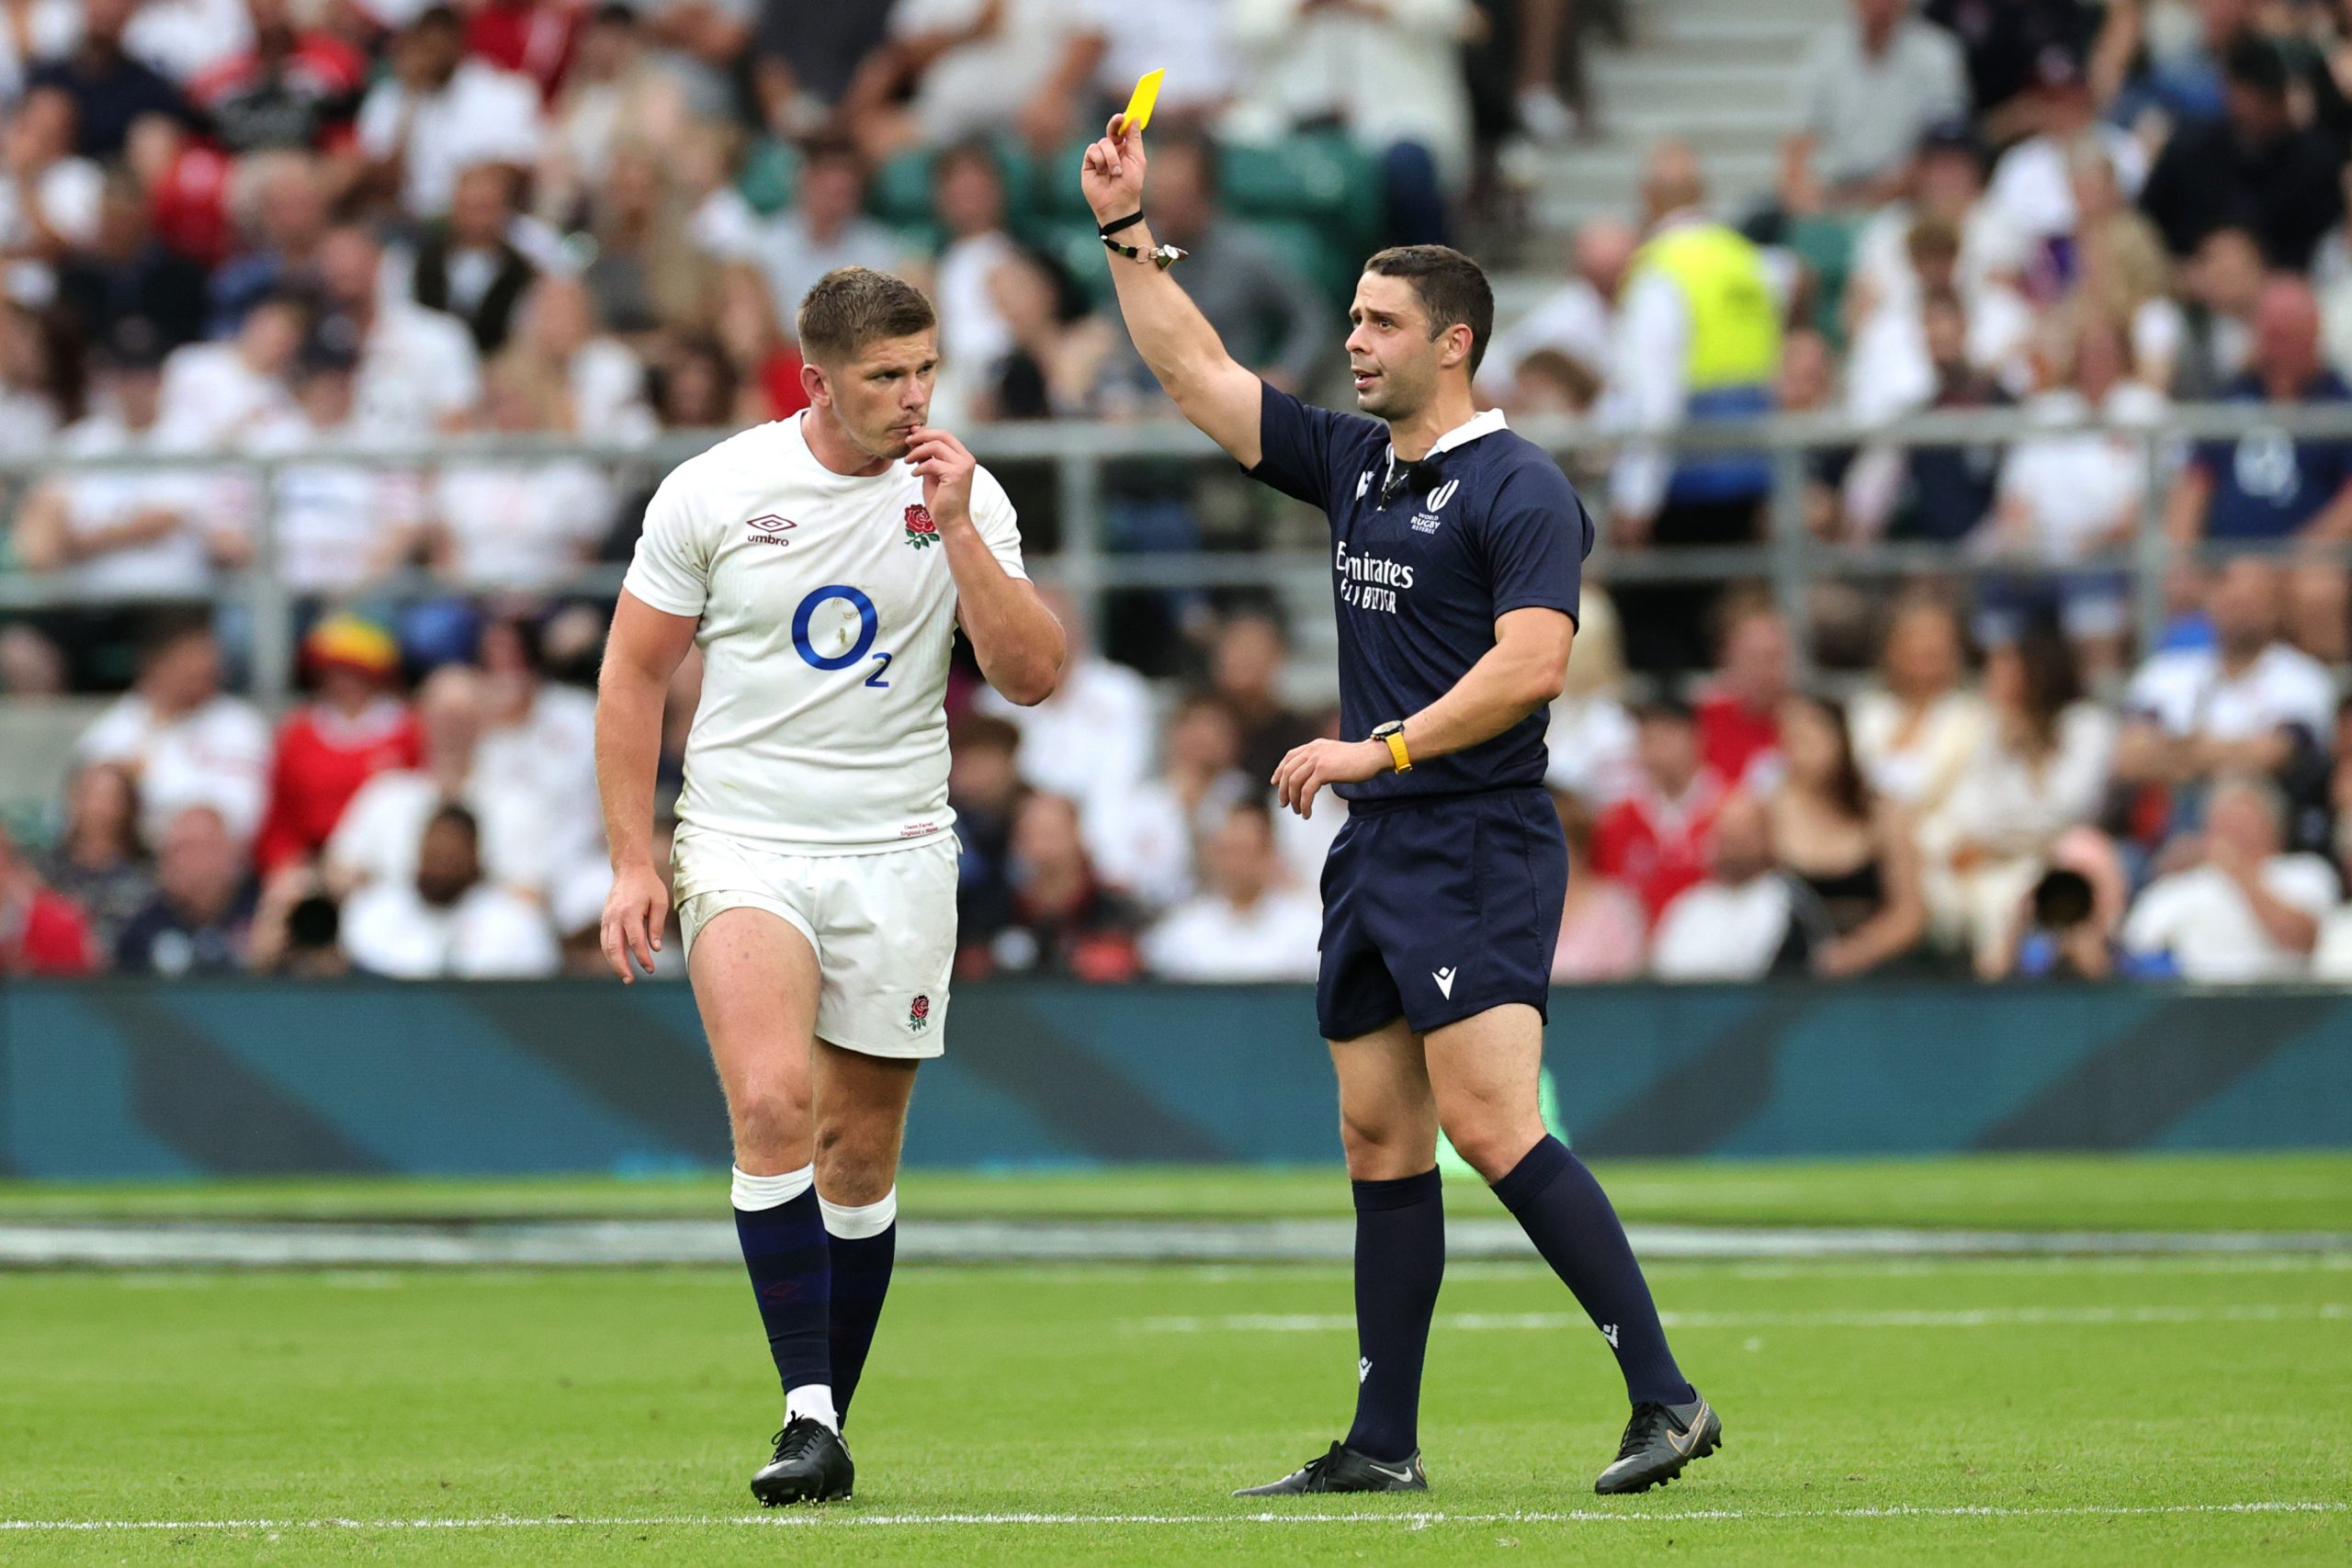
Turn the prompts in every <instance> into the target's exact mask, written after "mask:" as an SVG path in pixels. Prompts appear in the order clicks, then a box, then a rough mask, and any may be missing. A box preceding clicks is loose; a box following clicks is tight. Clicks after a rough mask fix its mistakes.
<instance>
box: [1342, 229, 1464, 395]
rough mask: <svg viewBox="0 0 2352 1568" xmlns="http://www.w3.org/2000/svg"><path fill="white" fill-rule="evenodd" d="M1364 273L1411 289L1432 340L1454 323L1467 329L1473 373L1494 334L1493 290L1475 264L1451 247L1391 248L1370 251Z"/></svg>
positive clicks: (1408, 246)
mask: <svg viewBox="0 0 2352 1568" xmlns="http://www.w3.org/2000/svg"><path fill="white" fill-rule="evenodd" d="M1363 269H1364V271H1366V272H1371V273H1377V274H1379V275H1380V276H1383V277H1401V278H1403V279H1405V280H1406V281H1407V282H1408V283H1410V284H1411V285H1412V286H1413V292H1414V293H1415V294H1416V295H1418V296H1419V298H1420V301H1421V309H1422V310H1427V311H1428V312H1429V316H1430V337H1431V338H1432V339H1435V338H1438V337H1442V336H1443V335H1444V333H1445V331H1446V329H1447V328H1448V327H1451V326H1453V325H1455V324H1457V323H1459V324H1461V325H1463V326H1466V327H1468V328H1469V329H1470V369H1471V372H1472V374H1474V375H1475V374H1476V372H1477V369H1478V362H1479V361H1480V360H1482V359H1484V358H1486V357H1487V339H1488V338H1490V337H1492V336H1494V334H1495V291H1494V289H1493V288H1490V287H1489V286H1488V285H1487V275H1486V273H1485V272H1484V271H1482V270H1481V269H1480V268H1479V265H1478V264H1477V263H1476V262H1474V261H1472V260H1471V259H1470V258H1469V257H1468V256H1465V255H1464V254H1462V253H1461V252H1460V251H1457V250H1455V249H1454V248H1453V246H1451V245H1391V246H1389V247H1388V248H1387V249H1386V250H1385V251H1375V252H1374V253H1373V257H1372V259H1371V260H1370V261H1368V262H1366V263H1364V264H1363Z"/></svg>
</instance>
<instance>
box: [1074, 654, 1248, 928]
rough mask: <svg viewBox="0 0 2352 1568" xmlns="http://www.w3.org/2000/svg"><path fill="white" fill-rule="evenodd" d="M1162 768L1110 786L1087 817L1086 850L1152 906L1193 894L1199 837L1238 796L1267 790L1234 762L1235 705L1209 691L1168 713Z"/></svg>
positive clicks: (1110, 876)
mask: <svg viewBox="0 0 2352 1568" xmlns="http://www.w3.org/2000/svg"><path fill="white" fill-rule="evenodd" d="M1162 750H1163V751H1164V752H1165V756H1164V758H1163V760H1162V761H1161V762H1160V768H1159V776H1158V777H1157V778H1151V779H1146V780H1143V781H1141V782H1140V783H1138V784H1135V785H1133V786H1132V787H1130V788H1127V789H1123V790H1114V791H1107V792H1105V793H1103V795H1101V796H1100V798H1099V799H1098V800H1097V801H1096V803H1095V807H1094V809H1093V811H1092V812H1091V813H1090V814H1089V815H1087V816H1086V818H1085V819H1084V824H1083V826H1084V829H1085V835H1086V849H1087V852H1088V853H1089V854H1091V855H1092V856H1093V857H1094V867H1095V870H1096V871H1098V872H1099V873H1101V874H1102V877H1103V881H1105V882H1108V883H1109V884H1111V885H1112V886H1114V887H1117V888H1119V889H1120V890H1121V891H1123V892H1125V893H1126V894H1127V895H1128V896H1129V897H1132V898H1134V899H1135V900H1136V902H1137V903H1138V904H1141V905H1143V906H1144V907H1145V908H1150V909H1162V908H1168V907H1169V906H1170V905H1171V904H1174V903H1177V902H1179V901H1180V900H1182V899H1184V898H1188V897H1191V896H1192V894H1193V886H1194V883H1195V880H1196V878H1195V875H1194V870H1193V867H1194V860H1195V854H1194V850H1195V845H1196V843H1197V841H1198V840H1200V839H1202V838H1203V837H1204V836H1205V835H1206V834H1207V833H1208V832H1210V831H1211V830H1213V829H1214V828H1215V827H1216V824H1217V823H1218V822H1220V821H1222V820H1223V818H1224V815H1225V812H1226V809H1227V807H1230V806H1231V805H1232V804H1233V803H1234V802H1235V801H1237V800H1241V799H1245V798H1249V797H1251V796H1263V795H1265V793H1266V785H1265V781H1264V780H1262V779H1261V780H1255V781H1253V780H1251V779H1250V777H1249V776H1248V775H1247V774H1245V773H1242V772H1241V771H1240V770H1239V769H1238V768H1237V767H1235V766H1234V764H1235V762H1236V761H1238V759H1239V757H1240V754H1241V731H1240V728H1239V727H1238V725H1236V724H1235V723H1234V720H1233V711H1232V710H1231V709H1230V708H1228V707H1227V706H1226V705H1224V704H1223V703H1222V702H1220V701H1218V700H1217V699H1216V697H1214V696H1212V695H1209V694H1206V693H1200V694H1194V695H1193V696H1190V697H1187V698H1185V699H1184V700H1183V701H1182V703H1179V704H1178V705H1177V706H1176V711H1175V712H1174V713H1173V714H1171V715H1170V716H1169V720H1168V732H1167V739H1166V740H1165V742H1164V743H1163V747H1162Z"/></svg>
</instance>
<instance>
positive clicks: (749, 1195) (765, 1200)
mask: <svg viewBox="0 0 2352 1568" xmlns="http://www.w3.org/2000/svg"><path fill="white" fill-rule="evenodd" d="M816 1185H817V1168H816V1166H814V1165H813V1164H811V1165H804V1166H802V1167H801V1168H799V1169H798V1170H787V1171H786V1172H785V1173H784V1174H783V1175H782V1176H753V1175H752V1173H751V1172H750V1171H747V1170H745V1169H744V1168H742V1167H741V1166H740V1165H739V1166H737V1167H736V1168H735V1181H734V1187H733V1196H734V1199H735V1206H736V1207H737V1208H739V1209H747V1210H748V1209H781V1208H782V1207H784V1206H785V1205H786V1203H789V1202H791V1201H793V1200H794V1199H795V1198H797V1197H799V1196H800V1195H801V1194H802V1193H803V1192H806V1191H808V1190H809V1189H810V1188H811V1187H814V1186H816Z"/></svg>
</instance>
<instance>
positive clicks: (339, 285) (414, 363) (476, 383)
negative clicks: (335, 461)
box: [318, 224, 481, 441]
mask: <svg viewBox="0 0 2352 1568" xmlns="http://www.w3.org/2000/svg"><path fill="white" fill-rule="evenodd" d="M383 261H384V255H383V251H382V248H381V247H380V246H379V245H378V243H376V239H375V236H374V235H372V234H370V233H369V232H368V230H367V229H365V228H363V227H361V226H359V225H357V224H345V225H343V226H341V227H338V228H336V229H334V230H332V231H329V232H328V234H327V235H326V237H325V238H324V239H323V240H322V241H321V242H320V243H319V260H318V271H319V284H320V288H321V291H322V295H323V297H324V308H325V312H326V315H327V317H328V319H330V320H334V321H341V322H343V323H345V325H344V327H343V328H342V329H340V330H344V331H347V332H348V333H349V334H350V336H349V339H348V341H349V342H351V343H354V344H356V345H357V348H358V353H359V387H358V398H359V412H358V418H359V423H360V424H361V425H362V426H363V427H365V428H367V429H369V430H380V431H385V432H388V433H391V434H397V435H399V436H400V437H401V438H402V439H405V440H409V441H414V440H417V439H418V438H420V437H421V436H424V434H427V433H429V432H447V431H452V430H455V429H458V428H459V427H460V426H461V424H462V422H463V421H464V419H465V418H466V416H467V414H468V413H469V412H470V411H471V410H472V408H473V406H474V403H475V401H476V400H478V399H479V398H480V397H481V359H480V357H479V356H478V355H476V354H475V352H474V345H473V339H472V337H471V336H470V335H469V333H467V332H466V329H465V326H464V324H463V323H461V322H460V321H458V320H457V319H456V318H455V317H453V316H450V315H447V314H445V313H444V312H442V311H439V310H426V309H424V307H423V306H421V305H417V304H414V303H413V302H411V301H410V300H407V299H402V298H401V297H400V296H398V295H395V294H390V293H387V292H386V291H385V290H384V288H383V287H382V274H383Z"/></svg>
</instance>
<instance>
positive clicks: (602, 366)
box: [509, 275, 659, 441]
mask: <svg viewBox="0 0 2352 1568" xmlns="http://www.w3.org/2000/svg"><path fill="white" fill-rule="evenodd" d="M509 352H510V353H513V354H515V355H517V356H518V357H521V358H524V359H527V360H529V361H530V362H532V363H533V364H535V365H537V366H539V367H541V368H542V369H543V370H544V371H545V372H548V373H549V374H550V375H551V376H552V377H553V378H554V379H555V380H557V381H559V382H560V384H561V385H562V386H563V388H564V390H565V392H566V394H567V407H566V412H568V413H569V414H570V416H571V424H570V429H571V434H575V435H578V436H580V437H582V439H584V440H591V441H643V440H647V439H649V438H650V437H651V436H652V434H654V432H655V431H656V429H657V428H659V426H658V424H657V422H656V421H655V419H654V417H653V410H652V408H651V406H650V404H649V403H648V402H647V401H646V396H645V386H646V375H645V361H643V360H642V359H639V357H638V356H637V351H636V350H635V349H632V348H631V347H629V346H628V344H625V343H623V342H621V340H620V339H618V338H616V337H613V336H611V335H609V334H607V333H605V332H604V331H602V330H601V328H600V325H599V323H598V321H597V320H596V301H595V297H594V295H592V294H590V293H589V292H588V286H587V285H586V284H584V283H582V281H581V280H580V279H579V278H577V277H566V276H556V275H549V276H543V277H541V278H540V279H539V281H538V282H537V284H535V285H533V286H532V288H531V292H530V293H529V294H528V295H526V297H525V298H524V300H523V307H522V310H521V311H520V313H519V315H518V317H517V321H516V328H515V342H514V344H513V345H512V346H511V348H510V350H509Z"/></svg>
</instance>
